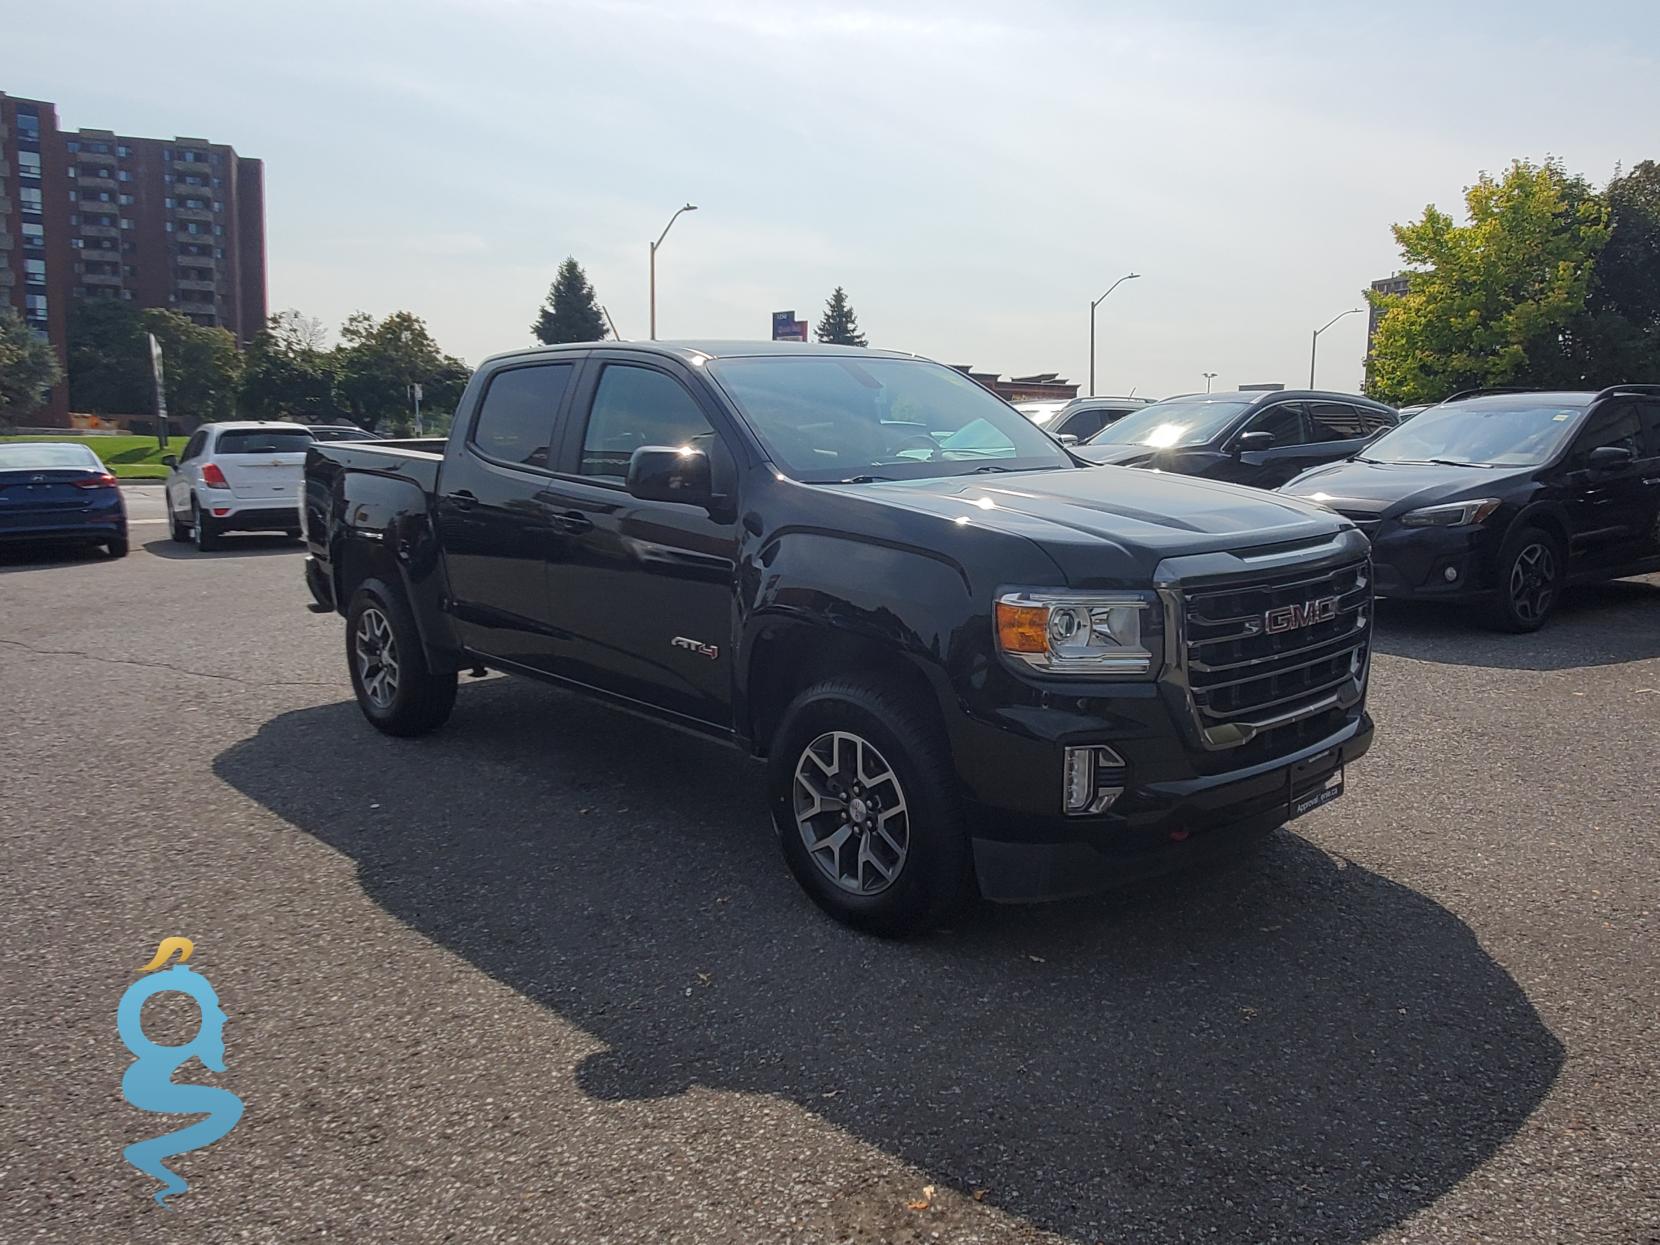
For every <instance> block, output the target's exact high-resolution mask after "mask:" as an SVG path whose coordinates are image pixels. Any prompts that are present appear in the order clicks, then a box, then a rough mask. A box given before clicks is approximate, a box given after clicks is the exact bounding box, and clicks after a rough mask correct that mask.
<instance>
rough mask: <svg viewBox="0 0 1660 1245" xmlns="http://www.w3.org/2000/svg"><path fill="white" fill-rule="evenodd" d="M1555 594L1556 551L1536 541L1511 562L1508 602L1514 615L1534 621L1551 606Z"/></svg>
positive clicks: (1541, 616)
mask: <svg viewBox="0 0 1660 1245" xmlns="http://www.w3.org/2000/svg"><path fill="white" fill-rule="evenodd" d="M1555 596H1556V555H1555V554H1553V553H1552V552H1551V551H1550V549H1549V547H1548V546H1546V545H1543V544H1540V543H1539V542H1538V541H1535V542H1534V543H1533V544H1531V545H1528V546H1527V547H1526V548H1525V549H1523V550H1522V551H1521V552H1520V553H1518V554H1517V555H1516V560H1515V561H1514V562H1512V563H1511V564H1510V603H1511V605H1512V607H1513V608H1514V609H1515V611H1516V617H1517V618H1519V619H1521V620H1522V621H1523V622H1525V623H1536V622H1538V621H1539V620H1540V619H1541V618H1543V617H1544V616H1545V613H1546V611H1547V610H1549V609H1550V607H1551V601H1552V600H1553V599H1554V598H1555Z"/></svg>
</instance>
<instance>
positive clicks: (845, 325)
mask: <svg viewBox="0 0 1660 1245" xmlns="http://www.w3.org/2000/svg"><path fill="white" fill-rule="evenodd" d="M814 332H815V333H817V334H818V339H819V340H820V341H821V342H829V343H830V344H832V345H835V346H868V345H869V344H870V343H869V342H867V341H866V340H865V335H864V334H863V333H861V332H859V317H858V316H856V315H854V314H853V304H852V303H850V302H848V301H847V291H846V290H844V289H842V287H841V286H839V285H838V286H837V287H836V291H835V293H833V294H831V295H830V301H829V302H827V303H825V304H824V314H823V315H822V316H820V317H819V322H818V328H817V329H815V330H814Z"/></svg>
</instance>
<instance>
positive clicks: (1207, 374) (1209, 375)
mask: <svg viewBox="0 0 1660 1245" xmlns="http://www.w3.org/2000/svg"><path fill="white" fill-rule="evenodd" d="M1200 375H1201V376H1203V377H1204V378H1205V392H1206V393H1209V392H1210V382H1211V381H1213V380H1215V379H1216V373H1215V372H1201V373H1200Z"/></svg>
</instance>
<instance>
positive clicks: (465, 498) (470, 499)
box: [450, 488, 478, 510]
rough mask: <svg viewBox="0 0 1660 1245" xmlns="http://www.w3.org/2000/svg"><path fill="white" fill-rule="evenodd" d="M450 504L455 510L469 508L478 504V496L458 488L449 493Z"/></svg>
mask: <svg viewBox="0 0 1660 1245" xmlns="http://www.w3.org/2000/svg"><path fill="white" fill-rule="evenodd" d="M450 504H451V505H452V506H454V507H455V508H456V509H457V510H471V509H472V508H473V507H474V506H476V505H478V498H477V497H475V496H474V495H473V494H471V493H469V492H468V491H467V490H466V489H464V488H459V489H456V490H455V492H453V493H451V494H450Z"/></svg>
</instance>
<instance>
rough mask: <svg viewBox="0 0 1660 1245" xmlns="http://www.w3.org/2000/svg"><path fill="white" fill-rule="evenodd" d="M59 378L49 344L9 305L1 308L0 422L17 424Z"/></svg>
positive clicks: (55, 361)
mask: <svg viewBox="0 0 1660 1245" xmlns="http://www.w3.org/2000/svg"><path fill="white" fill-rule="evenodd" d="M62 379H63V369H62V368H60V367H59V366H58V356H57V355H56V354H55V353H54V352H53V350H52V346H51V343H50V342H48V341H47V340H46V339H45V338H44V337H42V336H40V335H39V334H38V333H36V332H35V331H34V330H33V329H32V328H30V327H29V326H28V324H27V323H26V322H25V321H24V319H23V317H22V316H20V315H18V314H17V312H15V311H13V310H12V309H11V308H10V307H0V425H5V424H16V423H17V422H18V420H20V419H22V418H23V417H24V416H25V415H28V414H29V413H30V412H31V411H33V410H34V409H35V408H36V407H38V406H39V405H40V404H41V403H42V402H43V401H45V399H46V391H47V390H48V389H50V388H51V387H52V386H53V385H55V384H57V383H58V382H59V381H60V380H62Z"/></svg>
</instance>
